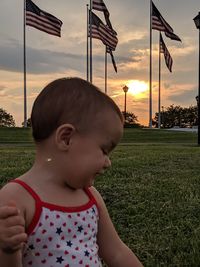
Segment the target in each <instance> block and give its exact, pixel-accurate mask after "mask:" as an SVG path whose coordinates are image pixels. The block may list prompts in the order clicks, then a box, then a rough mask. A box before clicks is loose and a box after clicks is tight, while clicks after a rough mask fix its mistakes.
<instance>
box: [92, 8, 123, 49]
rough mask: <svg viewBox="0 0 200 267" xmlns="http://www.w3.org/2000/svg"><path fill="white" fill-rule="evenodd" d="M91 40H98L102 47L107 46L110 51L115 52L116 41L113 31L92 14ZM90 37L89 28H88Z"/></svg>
mask: <svg viewBox="0 0 200 267" xmlns="http://www.w3.org/2000/svg"><path fill="white" fill-rule="evenodd" d="M91 26H92V34H91V36H92V38H96V39H99V40H101V41H102V42H103V44H104V45H106V46H108V47H109V49H111V50H112V51H114V50H115V48H116V46H117V43H118V39H117V36H116V33H115V31H113V30H112V29H111V28H110V27H109V26H108V25H105V24H104V23H103V22H102V21H101V19H100V18H99V17H98V16H97V15H95V14H94V13H93V12H92V25H91ZM89 35H90V27H89Z"/></svg>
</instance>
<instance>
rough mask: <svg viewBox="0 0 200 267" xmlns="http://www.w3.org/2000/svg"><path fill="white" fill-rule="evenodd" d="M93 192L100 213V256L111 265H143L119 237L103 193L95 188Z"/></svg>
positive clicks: (110, 266)
mask: <svg viewBox="0 0 200 267" xmlns="http://www.w3.org/2000/svg"><path fill="white" fill-rule="evenodd" d="M92 192H93V194H94V196H95V198H96V200H97V203H98V206H99V213H100V214H99V227H98V235H97V242H98V245H99V255H100V257H101V258H102V259H103V260H104V261H105V263H106V264H107V265H108V266H109V267H124V266H126V267H142V266H143V265H142V263H141V262H140V261H139V259H138V258H137V257H136V256H135V254H134V253H133V252H132V251H131V250H130V249H129V248H128V247H127V246H126V245H125V244H124V243H123V241H122V240H121V239H120V238H119V236H118V234H117V232H116V230H115V228H114V225H113V223H112V221H111V219H110V216H109V214H108V211H107V208H106V205H105V203H104V201H103V199H102V197H101V195H100V194H99V193H98V191H97V190H96V189H95V188H92Z"/></svg>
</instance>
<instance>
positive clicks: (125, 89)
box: [123, 85, 128, 121]
mask: <svg viewBox="0 0 200 267" xmlns="http://www.w3.org/2000/svg"><path fill="white" fill-rule="evenodd" d="M123 91H124V94H125V98H124V119H125V121H126V94H127V92H128V86H126V85H125V86H124V87H123Z"/></svg>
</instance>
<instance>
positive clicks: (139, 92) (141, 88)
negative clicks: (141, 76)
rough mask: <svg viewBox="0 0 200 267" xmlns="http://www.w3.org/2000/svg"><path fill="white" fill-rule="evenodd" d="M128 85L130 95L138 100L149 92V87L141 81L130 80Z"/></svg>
mask: <svg viewBox="0 0 200 267" xmlns="http://www.w3.org/2000/svg"><path fill="white" fill-rule="evenodd" d="M126 85H127V86H128V93H130V94H132V95H133V96H135V97H136V98H142V97H143V96H144V94H145V95H146V93H147V92H148V90H149V85H148V84H147V83H146V82H145V81H141V80H129V81H127V83H126Z"/></svg>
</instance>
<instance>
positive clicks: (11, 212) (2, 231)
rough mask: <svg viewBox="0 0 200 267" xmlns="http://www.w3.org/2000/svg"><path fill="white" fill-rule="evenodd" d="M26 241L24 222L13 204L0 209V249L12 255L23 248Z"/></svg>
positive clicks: (10, 203)
mask: <svg viewBox="0 0 200 267" xmlns="http://www.w3.org/2000/svg"><path fill="white" fill-rule="evenodd" d="M26 239H27V235H26V233H25V221H24V218H23V217H22V216H21V215H20V212H19V210H18V209H17V207H16V205H15V203H14V202H9V203H8V204H7V205H4V206H1V207H0V249H2V250H3V251H4V252H5V253H13V252H15V251H17V250H19V249H21V248H22V247H23V244H24V242H25V241H26Z"/></svg>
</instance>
